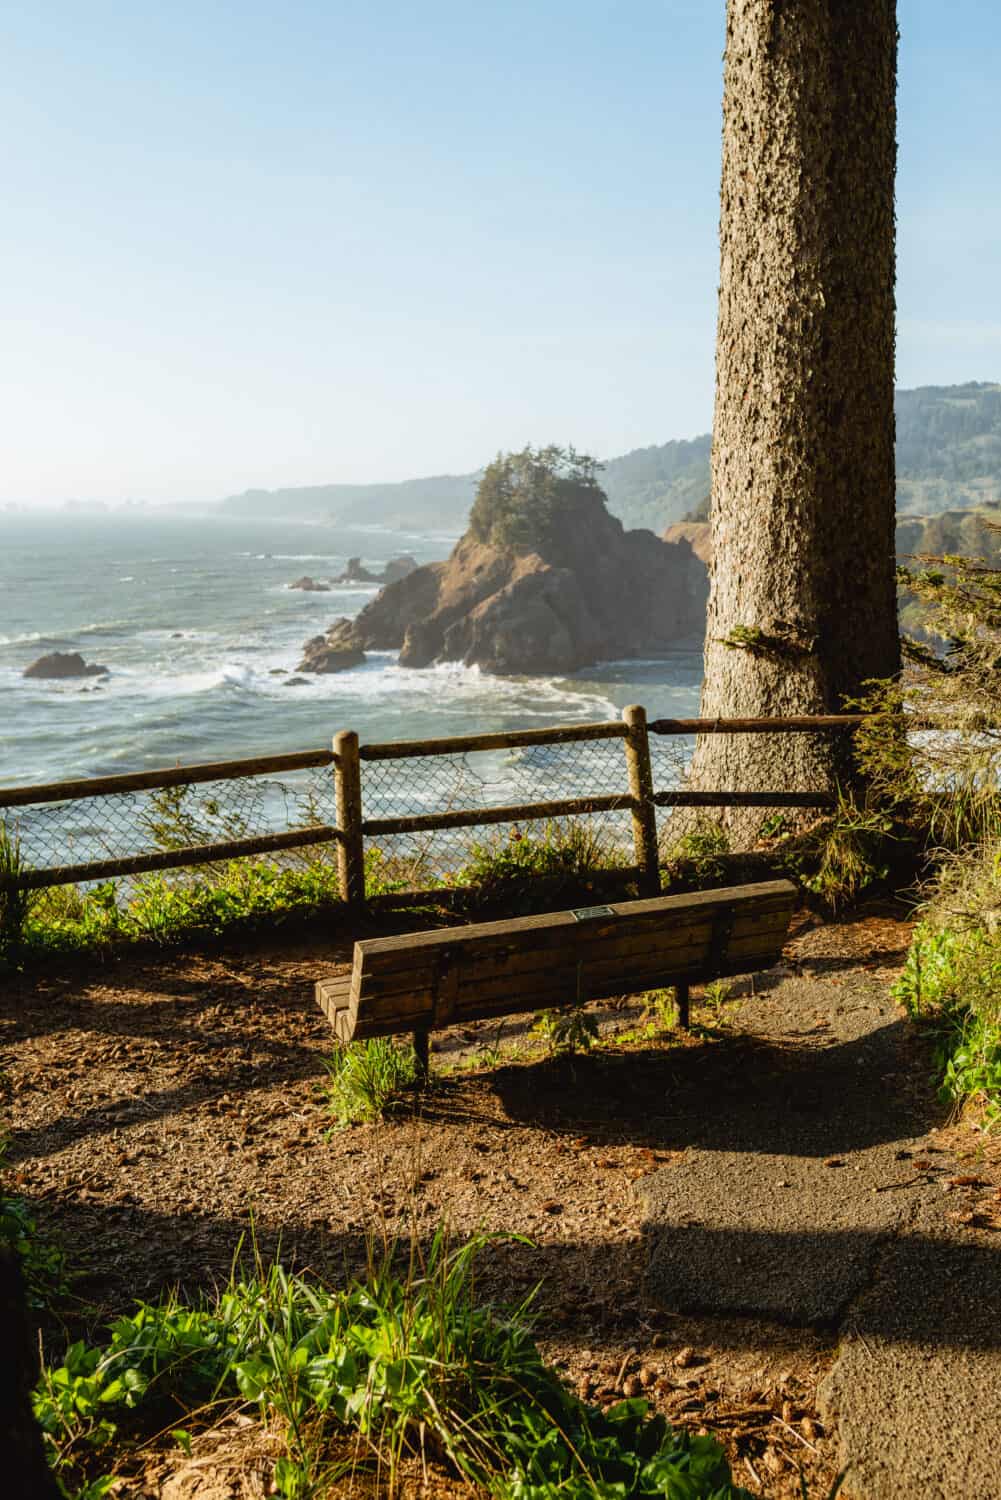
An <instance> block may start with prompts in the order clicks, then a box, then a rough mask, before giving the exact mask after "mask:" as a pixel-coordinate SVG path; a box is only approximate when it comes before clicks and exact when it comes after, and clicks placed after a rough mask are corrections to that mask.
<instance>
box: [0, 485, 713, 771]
mask: <svg viewBox="0 0 1001 1500" xmlns="http://www.w3.org/2000/svg"><path fill="white" fill-rule="evenodd" d="M454 540H455V538H454V537H449V536H445V535H439V536H429V535H413V534H409V533H406V532H389V531H384V530H378V529H374V528H373V529H369V530H355V531H349V530H346V529H344V528H343V527H335V526H332V525H330V526H326V525H322V524H316V525H310V524H304V523H293V522H282V521H275V522H261V521H244V520H240V519H236V518H233V517H220V516H211V515H205V516H192V515H183V516H182V515H176V516H169V515H168V516H158V517H155V518H154V517H143V516H135V517H133V516H130V515H127V514H126V515H108V516H104V515H101V516H86V517H85V516H79V515H73V514H59V515H41V516H25V515H12V514H0V785H5V786H12V785H19V784H23V783H31V782H41V781H54V780H60V779H63V778H67V777H74V778H76V777H84V776H101V775H109V774H112V773H114V772H121V771H131V770H145V769H150V768H152V767H159V766H172V765H176V764H178V763H181V764H186V763H190V762H195V761H206V760H223V759H234V758H237V757H240V756H249V755H254V754H268V753H278V752H281V751H285V750H304V749H311V748H315V747H319V746H325V745H328V744H329V743H330V739H331V737H332V735H333V734H334V733H336V731H337V730H339V729H355V730H357V732H358V734H359V735H360V736H361V738H362V739H363V740H369V741H372V740H386V739H393V740H396V739H418V738H423V737H427V736H432V735H449V734H462V733H469V732H471V731H476V730H487V729H491V730H493V729H504V728H518V727H533V726H543V725H548V724H561V723H574V722H578V721H579V722H586V721H588V720H593V719H605V718H612V717H617V716H618V714H619V711H620V709H621V708H622V707H623V706H624V705H625V704H627V703H633V702H640V703H643V704H645V705H646V707H647V709H648V711H649V712H650V714H651V715H666V716H689V715H692V714H694V713H695V711H696V708H697V704H698V692H699V684H700V680H701V668H702V663H701V654H700V652H698V651H697V650H695V649H693V648H691V647H688V648H683V649H679V650H678V651H677V652H676V653H675V654H674V655H672V656H671V657H670V658H668V659H666V660H658V661H644V662H636V661H632V662H618V663H610V664H606V665H602V666H599V667H596V668H592V669H589V670H587V671H583V672H579V673H577V674H575V675H573V676H571V677H565V678H497V677H491V676H488V675H486V674H482V673H480V672H479V671H478V670H476V669H470V668H466V667H462V666H453V665H449V666H443V667H433V668H430V669H428V670H425V671H409V670H406V669H404V668H401V667H399V666H398V665H397V663H396V659H395V655H394V654H389V653H386V654H381V655H373V656H371V657H370V659H369V661H368V662H367V663H366V665H365V666H363V667H359V668H356V669H354V670H352V671H349V672H344V673H339V674H336V675H333V676H327V677H319V678H312V679H310V680H309V681H308V684H306V685H301V686H288V685H287V683H288V679H289V677H290V676H291V675H293V674H294V669H295V666H296V664H297V662H298V660H299V657H300V653H301V648H302V645H303V643H304V641H306V639H307V638H308V637H310V636H312V635H316V634H318V633H319V632H321V631H322V630H324V629H325V628H326V626H328V625H329V624H330V623H331V621H332V620H334V619H335V618H336V617H338V616H340V615H347V616H353V615H355V614H357V613H358V612H359V610H361V609H362V607H363V606H364V605H365V604H366V603H367V601H368V600H369V599H370V598H371V597H372V596H373V595H374V594H375V592H376V591H377V589H376V587H375V586H368V587H352V588H337V589H335V590H334V591H332V592H331V593H328V594H309V593H303V592H300V591H297V590H292V589H290V588H289V587H288V585H289V583H290V582H291V581H292V580H293V579H295V578H297V577H299V576H300V575H302V574H303V573H309V574H311V575H312V576H313V577H314V578H318V579H326V578H328V577H330V576H333V575H335V574H337V573H338V572H339V571H340V570H341V569H342V568H343V567H344V564H345V563H346V561H347V559H348V557H349V556H359V555H360V556H361V557H362V559H363V561H364V562H365V563H366V564H369V565H370V566H373V567H374V566H381V565H382V564H384V563H385V562H386V561H387V560H388V559H389V558H390V557H393V556H397V555H400V554H402V553H410V554H412V555H413V556H414V557H415V558H416V559H417V560H418V562H429V561H432V560H435V559H438V558H443V557H445V556H447V555H448V552H449V550H450V548H451V546H452V544H453V542H454ZM54 650H59V651H79V652H81V653H82V654H83V656H84V657H85V658H86V660H87V661H89V662H97V663H100V664H102V665H105V666H107V667H108V668H109V669H110V675H109V676H108V677H107V678H105V679H103V680H101V681H98V680H96V679H91V680H82V679H78V680H71V681H66V682H51V681H47V682H46V681H33V680H25V679H24V677H23V675H22V674H23V671H24V668H25V667H26V666H28V664H29V663H30V662H32V661H34V660H35V658H36V657H38V656H40V655H41V654H42V653H43V652H46V651H54Z"/></svg>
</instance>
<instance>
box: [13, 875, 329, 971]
mask: <svg viewBox="0 0 1001 1500" xmlns="http://www.w3.org/2000/svg"><path fill="white" fill-rule="evenodd" d="M339 899H340V888H339V885H338V878H337V870H336V867H335V866H334V865H333V864H332V863H330V862H328V861H320V860H316V861H311V862H309V863H307V864H305V865H304V866H303V867H302V868H296V869H283V868H282V867H281V866H279V865H276V864H273V863H271V862H270V861H267V860H248V859H234V860H229V861H227V862H226V863H225V864H224V865H222V866H221V867H219V868H217V869H214V870H213V871H211V872H210V873H205V874H199V875H197V876H195V877H193V878H192V877H187V878H184V879H176V878H175V879H171V878H168V877H166V876H163V875H155V874H154V875H145V876H141V877H139V878H138V879H137V880H135V881H134V882H133V883H132V885H131V888H130V889H129V890H128V891H127V892H125V893H123V891H122V888H121V887H120V886H119V885H116V883H115V882H114V881H110V880H109V881H104V882H102V883H101V884H100V885H95V886H92V887H91V888H90V889H89V890H80V889H79V888H78V887H76V886H51V887H48V888H46V889H44V890H41V891H39V892H38V893H37V895H36V899H35V900H34V901H33V902H32V904H31V907H30V910H29V912H28V915H27V918H26V920H25V922H24V926H23V930H22V934H21V949H22V955H27V956H31V955H32V954H36V955H39V954H44V953H46V952H56V953H67V952H93V951H100V950H102V949H103V948H105V947H107V946H108V945H110V944H111V943H114V942H116V941H128V940H150V939H151V940H153V941H156V942H164V943H165V942H172V941H174V940H176V939H179V938H184V937H188V936H195V935H198V934H206V933H208V934H216V933H222V932H225V931H226V930H227V929H230V930H232V929H233V928H236V927H239V926H241V925H242V926H247V927H252V926H253V925H255V924H256V923H259V922H261V921H263V920H265V919H266V920H268V921H274V920H275V919H282V918H285V917H287V916H289V915H291V914H292V913H297V914H300V915H302V914H307V913H309V912H310V911H311V910H321V909H323V908H324V907H328V906H330V905H331V904H332V903H334V902H337V901H339Z"/></svg>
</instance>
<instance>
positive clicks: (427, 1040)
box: [414, 1027, 431, 1089]
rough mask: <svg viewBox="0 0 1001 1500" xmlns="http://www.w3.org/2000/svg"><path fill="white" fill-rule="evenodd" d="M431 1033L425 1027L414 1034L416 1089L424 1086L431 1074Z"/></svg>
mask: <svg viewBox="0 0 1001 1500" xmlns="http://www.w3.org/2000/svg"><path fill="white" fill-rule="evenodd" d="M430 1051H431V1033H430V1031H429V1030H428V1029H427V1027H422V1028H421V1030H420V1031H415V1032H414V1053H415V1055H416V1057H417V1087H418V1088H419V1089H422V1088H424V1087H425V1086H426V1084H427V1081H428V1078H429V1076H430V1072H431V1059H430Z"/></svg>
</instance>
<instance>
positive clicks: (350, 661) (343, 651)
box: [296, 620, 365, 673]
mask: <svg viewBox="0 0 1001 1500" xmlns="http://www.w3.org/2000/svg"><path fill="white" fill-rule="evenodd" d="M349 623H350V622H349V621H347V620H338V621H337V622H336V625H338V626H340V625H347V624H349ZM364 660H365V652H364V651H363V650H362V649H361V647H360V646H357V645H349V646H339V645H337V644H332V643H331V641H330V639H329V637H328V636H325V635H314V637H313V639H312V640H311V641H307V642H306V645H305V647H304V648H303V655H302V661H301V662H300V663H299V665H298V666H297V667H296V671H297V672H318V673H326V672H346V671H347V669H348V668H349V667H360V666H361V664H362V662H363V661H364Z"/></svg>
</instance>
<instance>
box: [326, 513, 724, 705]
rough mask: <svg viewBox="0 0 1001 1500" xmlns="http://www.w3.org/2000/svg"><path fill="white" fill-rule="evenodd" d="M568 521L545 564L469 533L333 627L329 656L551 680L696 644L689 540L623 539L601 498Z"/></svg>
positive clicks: (699, 585)
mask: <svg viewBox="0 0 1001 1500" xmlns="http://www.w3.org/2000/svg"><path fill="white" fill-rule="evenodd" d="M574 522H575V524H574V525H573V526H572V527H567V528H564V530H563V531H562V532H561V534H560V535H559V536H558V537H557V538H555V539H554V540H553V541H552V542H550V543H549V544H548V545H547V547H546V555H545V556H542V555H541V553H540V552H516V551H513V550H509V549H506V548H498V547H494V546H490V545H486V544H484V543H481V542H477V541H475V540H474V539H473V538H472V537H471V536H470V535H468V534H467V535H466V536H465V537H463V539H462V540H461V541H460V542H459V544H458V546H457V547H456V548H455V550H454V552H453V553H452V555H451V557H450V558H449V559H448V561H447V562H442V563H431V564H429V565H427V566H425V567H422V568H418V569H417V570H416V571H415V572H413V573H411V574H410V575H409V577H407V578H404V579H401V580H400V581H399V582H398V583H392V584H389V585H388V586H387V587H386V588H384V589H383V590H382V591H381V592H380V593H379V594H378V595H377V597H376V598H375V599H373V600H372V602H371V603H370V604H368V605H367V606H366V607H365V609H363V610H362V612H361V614H360V615H359V616H358V617H357V619H355V620H352V621H348V620H340V621H337V622H336V623H335V624H334V625H333V626H332V627H331V629H330V631H329V632H328V633H327V636H326V638H325V639H326V643H327V647H328V649H329V650H331V651H332V652H343V651H348V650H355V651H358V650H361V651H365V650H379V651H393V650H398V651H399V652H400V663H401V665H402V666H408V667H427V666H430V665H432V664H433V663H435V662H449V661H461V662H464V663H465V664H466V665H467V666H479V667H481V668H482V669H483V670H484V671H487V672H495V673H509V674H512V675H519V674H523V673H524V674H543V675H552V674H554V673H561V672H573V671H576V670H577V669H579V668H580V667H586V666H592V665H593V664H594V663H595V662H598V661H611V660H615V659H618V658H622V657H637V656H656V655H658V654H660V653H662V652H664V651H667V650H668V649H669V648H670V647H672V646H673V645H675V644H676V643H677V642H678V641H679V640H682V639H691V638H695V637H699V638H700V637H701V634H702V631H703V628H704V621H705V601H706V570H705V566H704V564H703V563H702V562H700V561H699V558H698V557H697V555H696V554H695V552H694V551H693V549H692V546H691V544H690V542H689V541H688V540H687V539H685V538H679V539H678V540H677V541H672V542H664V541H661V540H660V539H659V538H657V537H656V536H654V534H653V532H650V531H625V530H624V529H623V527H622V523H621V522H620V521H618V520H616V519H615V518H614V517H613V516H610V515H609V514H608V512H607V511H606V510H605V508H604V505H603V503H602V502H601V501H600V499H597V498H596V499H595V500H594V502H593V504H582V505H581V506H580V507H579V508H578V510H577V512H576V514H575V517H574ZM314 660H316V654H315V652H314ZM303 669H304V670H310V668H309V667H308V666H307V665H306V664H305V663H304V668H303ZM312 670H317V668H316V667H315V666H314V667H313V668H312Z"/></svg>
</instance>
